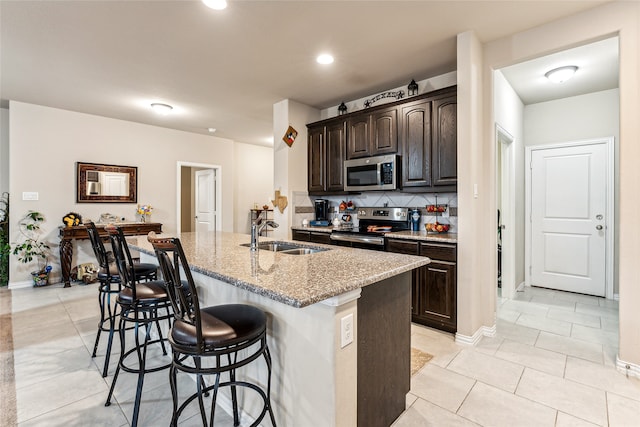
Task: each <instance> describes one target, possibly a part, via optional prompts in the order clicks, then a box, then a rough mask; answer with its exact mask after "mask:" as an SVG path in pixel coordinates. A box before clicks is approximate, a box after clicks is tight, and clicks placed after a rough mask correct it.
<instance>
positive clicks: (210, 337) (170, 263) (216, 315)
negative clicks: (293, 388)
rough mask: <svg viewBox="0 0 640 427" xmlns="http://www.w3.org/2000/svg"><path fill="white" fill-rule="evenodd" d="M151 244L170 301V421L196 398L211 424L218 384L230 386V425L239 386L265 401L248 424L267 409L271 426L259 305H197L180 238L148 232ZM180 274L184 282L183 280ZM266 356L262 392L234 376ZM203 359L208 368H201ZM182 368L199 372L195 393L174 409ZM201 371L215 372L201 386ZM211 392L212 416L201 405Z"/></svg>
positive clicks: (264, 332)
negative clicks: (225, 378) (209, 381)
mask: <svg viewBox="0 0 640 427" xmlns="http://www.w3.org/2000/svg"><path fill="white" fill-rule="evenodd" d="M148 239H149V242H151V244H152V245H153V247H154V249H155V252H156V256H157V257H158V263H159V264H160V268H161V270H162V275H163V277H164V280H165V282H166V287H167V293H168V294H169V298H170V300H171V304H172V305H173V311H174V313H175V314H174V322H173V327H172V328H171V331H170V332H169V342H170V343H171V348H172V350H173V364H172V366H171V369H170V371H169V372H170V383H171V395H172V397H173V417H172V419H171V425H172V426H176V425H177V424H178V419H179V417H180V414H181V413H182V411H183V410H184V408H185V407H187V405H188V404H189V403H190V402H192V401H193V400H194V399H196V398H197V399H198V404H199V407H200V416H201V418H202V423H203V425H207V424H209V425H211V426H213V419H214V416H215V410H216V398H217V395H218V390H219V389H220V387H230V388H231V400H232V404H233V421H234V422H233V425H234V426H238V425H240V417H239V413H238V399H237V395H236V388H237V387H246V388H249V389H251V390H254V391H255V392H257V393H258V395H260V397H261V398H262V399H263V401H264V406H263V408H262V412H261V413H260V415H259V416H258V417H257V418H256V419H255V421H254V422H253V424H251V426H257V425H259V424H260V422H261V421H262V419H263V418H264V417H265V415H266V414H267V412H268V413H269V417H270V418H271V424H272V425H273V426H274V427H275V425H276V421H275V418H274V415H273V409H272V408H271V398H270V396H271V354H270V353H269V347H268V346H267V316H266V314H265V313H264V312H263V311H262V310H260V309H258V308H257V307H253V306H250V305H245V304H224V305H217V306H213V307H206V308H202V309H201V308H200V304H199V302H198V293H197V291H196V287H195V283H194V281H193V276H192V275H191V270H190V269H189V264H188V263H187V259H186V257H185V254H184V251H183V249H182V245H181V244H180V240H179V239H177V238H158V237H156V235H155V233H153V232H151V233H149V236H148ZM181 271H182V273H184V276H185V279H186V280H181V278H180V274H181ZM260 356H264V360H265V361H266V365H267V387H266V392H265V390H263V389H262V388H261V387H259V386H258V385H256V384H253V383H249V382H246V381H240V380H238V379H236V369H238V368H240V367H242V366H245V365H247V364H249V363H251V362H253V361H254V360H256V359H257V358H258V357H260ZM202 358H210V359H207V360H208V361H213V362H215V363H210V364H212V365H213V366H212V367H209V366H208V367H204V366H203V364H202ZM178 371H182V372H186V373H189V374H195V375H196V376H197V380H196V384H197V386H196V388H197V391H196V392H195V393H194V394H192V395H191V396H189V397H188V398H187V399H186V400H185V401H184V402H183V403H182V405H180V407H178V390H177V378H176V377H177V372H178ZM225 372H228V373H229V381H225V382H221V380H220V376H221V374H222V373H225ZM203 375H215V381H214V383H213V384H212V385H209V386H205V385H204V380H203ZM211 390H213V398H212V402H211V410H210V418H209V421H210V422H209V423H207V414H206V411H205V408H204V401H203V398H202V396H203V394H205V393H207V392H209V391H211Z"/></svg>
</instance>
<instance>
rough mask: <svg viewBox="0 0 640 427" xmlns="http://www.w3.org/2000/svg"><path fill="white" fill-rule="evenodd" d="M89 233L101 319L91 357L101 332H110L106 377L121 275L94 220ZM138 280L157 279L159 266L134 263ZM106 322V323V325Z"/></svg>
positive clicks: (89, 226) (93, 355) (106, 355)
mask: <svg viewBox="0 0 640 427" xmlns="http://www.w3.org/2000/svg"><path fill="white" fill-rule="evenodd" d="M85 226H86V227H87V234H89V240H90V241H91V247H92V248H93V253H94V255H95V257H96V260H97V261H98V266H99V267H100V269H99V270H98V282H99V283H100V284H99V286H98V305H99V307H100V320H99V321H98V334H97V335H96V341H95V343H94V344H93V353H92V354H91V357H96V354H97V352H98V344H99V343H100V333H101V332H103V331H104V332H108V333H109V338H108V339H107V352H106V354H105V359H104V366H103V368H102V376H103V377H106V376H107V374H108V371H109V359H110V356H111V346H112V343H113V333H114V332H115V331H116V330H117V329H116V327H115V323H116V316H118V313H117V312H116V310H115V309H114V307H112V304H111V295H112V294H117V293H118V292H120V289H121V285H120V275H119V274H118V267H117V266H116V265H115V261H111V262H110V260H109V254H108V253H107V251H106V250H105V247H104V244H103V242H102V238H101V237H100V234H99V232H98V229H97V228H96V225H95V224H94V223H93V222H89V223H86V224H85ZM134 270H135V277H136V280H155V279H157V270H158V267H157V266H156V265H154V264H134ZM105 324H106V325H105Z"/></svg>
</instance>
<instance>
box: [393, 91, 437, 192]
mask: <svg viewBox="0 0 640 427" xmlns="http://www.w3.org/2000/svg"><path fill="white" fill-rule="evenodd" d="M400 129H401V141H402V186H403V187H428V186H431V102H429V101H418V102H414V103H411V104H409V105H406V106H403V107H402V115H401V128H400Z"/></svg>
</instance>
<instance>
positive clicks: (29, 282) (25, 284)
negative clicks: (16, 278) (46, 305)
mask: <svg viewBox="0 0 640 427" xmlns="http://www.w3.org/2000/svg"><path fill="white" fill-rule="evenodd" d="M31 287H33V280H23V281H22V282H11V283H9V289H21V288H31Z"/></svg>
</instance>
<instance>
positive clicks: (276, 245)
mask: <svg viewBox="0 0 640 427" xmlns="http://www.w3.org/2000/svg"><path fill="white" fill-rule="evenodd" d="M240 246H246V247H248V248H250V247H251V243H243V244H242V245H240ZM297 248H299V246H297V245H293V244H291V243H286V242H258V249H263V250H265V251H272V252H281V251H287V250H289V249H297Z"/></svg>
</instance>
